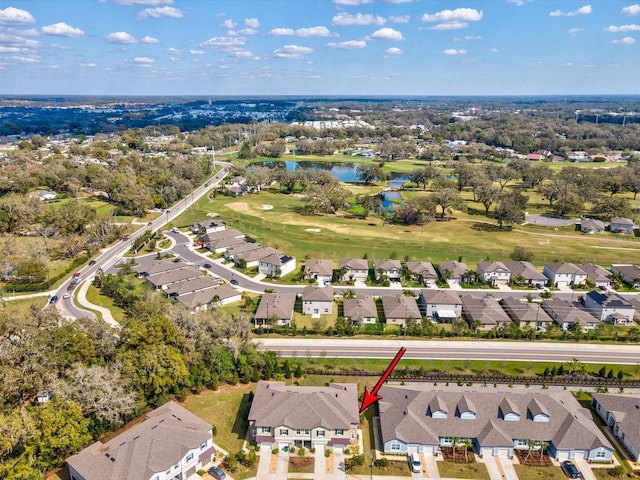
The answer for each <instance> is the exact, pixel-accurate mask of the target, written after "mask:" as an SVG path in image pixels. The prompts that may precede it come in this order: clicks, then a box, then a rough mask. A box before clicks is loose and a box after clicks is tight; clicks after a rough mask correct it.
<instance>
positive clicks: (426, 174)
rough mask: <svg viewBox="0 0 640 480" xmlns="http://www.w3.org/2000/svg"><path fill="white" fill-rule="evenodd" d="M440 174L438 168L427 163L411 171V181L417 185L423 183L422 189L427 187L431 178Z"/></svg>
mask: <svg viewBox="0 0 640 480" xmlns="http://www.w3.org/2000/svg"><path fill="white" fill-rule="evenodd" d="M438 175H439V173H438V169H437V168H436V167H434V166H432V165H427V166H425V167H422V168H418V169H416V170H413V171H412V172H411V181H412V182H414V183H415V184H416V185H418V186H420V185H422V190H426V189H427V184H428V183H429V181H430V180H432V179H434V178H436V177H437V176H438Z"/></svg>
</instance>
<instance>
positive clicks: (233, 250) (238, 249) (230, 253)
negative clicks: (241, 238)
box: [222, 239, 275, 268]
mask: <svg viewBox="0 0 640 480" xmlns="http://www.w3.org/2000/svg"><path fill="white" fill-rule="evenodd" d="M261 248H262V245H260V244H259V243H254V242H247V241H246V239H245V242H244V243H241V244H239V245H234V246H232V247H229V248H227V249H226V250H225V252H224V253H223V254H222V255H223V256H224V258H226V259H227V260H231V261H232V262H234V263H235V264H238V262H239V259H240V255H243V254H246V253H249V252H255V251H256V250H260V249H261ZM274 250H275V249H274ZM270 253H273V252H270ZM265 256H266V255H265ZM258 260H259V259H258ZM258 260H256V261H255V262H256V263H255V265H249V264H248V262H247V264H246V265H245V268H246V267H255V266H256V265H258ZM245 261H246V260H245Z"/></svg>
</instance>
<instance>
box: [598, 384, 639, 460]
mask: <svg viewBox="0 0 640 480" xmlns="http://www.w3.org/2000/svg"><path fill="white" fill-rule="evenodd" d="M591 405H593V407H594V408H595V410H596V412H598V415H600V418H602V420H604V422H605V423H606V424H607V427H609V428H610V429H611V432H613V434H614V435H615V436H616V438H617V439H618V441H619V442H620V443H622V445H624V447H625V449H626V450H627V452H628V453H629V456H630V457H631V460H632V461H634V462H640V428H638V426H639V425H640V395H612V394H604V393H594V394H593V397H592V398H591Z"/></svg>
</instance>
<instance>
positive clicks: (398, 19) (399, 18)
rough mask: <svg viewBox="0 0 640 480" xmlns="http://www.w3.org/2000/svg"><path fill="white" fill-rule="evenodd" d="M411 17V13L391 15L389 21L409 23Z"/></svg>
mask: <svg viewBox="0 0 640 480" xmlns="http://www.w3.org/2000/svg"><path fill="white" fill-rule="evenodd" d="M410 19H411V17H410V16H409V15H400V16H396V15H391V16H390V17H389V21H390V22H393V23H407V22H408V21H409V20H410Z"/></svg>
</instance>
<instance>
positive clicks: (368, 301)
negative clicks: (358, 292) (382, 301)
mask: <svg viewBox="0 0 640 480" xmlns="http://www.w3.org/2000/svg"><path fill="white" fill-rule="evenodd" d="M342 309H343V315H342V316H343V317H344V318H346V319H347V320H349V321H350V322H351V323H358V324H359V323H362V324H369V323H376V321H377V317H378V309H377V308H376V303H375V301H374V300H373V297H372V296H371V295H362V296H359V297H358V298H347V299H345V301H344V302H343V304H342Z"/></svg>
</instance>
